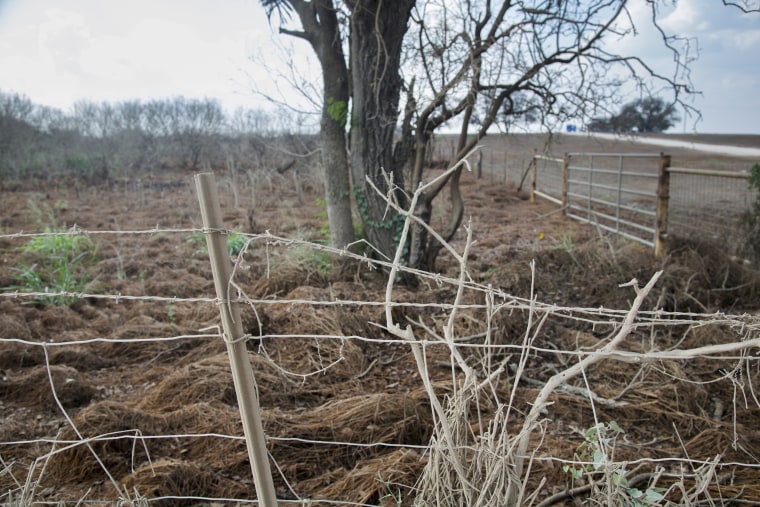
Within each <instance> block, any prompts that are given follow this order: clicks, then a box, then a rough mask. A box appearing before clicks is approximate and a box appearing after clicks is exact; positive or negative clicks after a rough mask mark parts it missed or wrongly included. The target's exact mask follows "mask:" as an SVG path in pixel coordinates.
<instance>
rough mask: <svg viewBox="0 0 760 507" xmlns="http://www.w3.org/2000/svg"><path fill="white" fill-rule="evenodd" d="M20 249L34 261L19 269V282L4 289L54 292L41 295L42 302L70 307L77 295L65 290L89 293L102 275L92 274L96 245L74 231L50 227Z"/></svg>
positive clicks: (17, 277) (40, 302) (17, 270)
mask: <svg viewBox="0 0 760 507" xmlns="http://www.w3.org/2000/svg"><path fill="white" fill-rule="evenodd" d="M19 250H20V251H22V252H24V253H25V254H28V255H29V256H30V257H32V258H33V262H32V263H30V264H21V265H20V266H18V267H17V268H15V269H14V271H15V272H16V273H17V275H16V277H15V280H16V284H15V285H12V286H10V287H5V288H4V289H5V290H15V291H20V292H37V293H49V294H50V295H49V296H37V297H36V298H35V301H36V302H37V303H38V304H41V305H66V306H70V305H72V304H73V303H74V302H75V301H76V300H77V297H75V296H69V295H66V294H61V293H82V292H87V291H88V290H89V289H90V288H91V287H92V286H93V284H94V283H95V282H96V280H97V278H98V276H97V275H92V274H91V273H90V267H91V266H93V265H95V264H97V262H98V255H97V247H96V245H95V244H94V243H93V242H92V240H91V239H90V238H88V237H87V236H82V235H77V234H73V231H72V230H69V231H66V230H65V229H64V228H60V229H55V228H50V227H46V228H45V232H44V235H42V236H36V237H33V238H31V239H30V240H29V241H27V242H26V244H24V245H22V246H21V247H19Z"/></svg>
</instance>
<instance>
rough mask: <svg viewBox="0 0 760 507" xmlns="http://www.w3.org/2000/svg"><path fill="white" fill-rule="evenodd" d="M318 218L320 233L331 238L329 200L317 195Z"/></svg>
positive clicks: (326, 237)
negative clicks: (328, 214)
mask: <svg viewBox="0 0 760 507" xmlns="http://www.w3.org/2000/svg"><path fill="white" fill-rule="evenodd" d="M316 204H317V206H319V211H318V212H317V219H318V220H319V235H320V236H321V237H323V238H325V239H329V238H330V221H329V219H328V218H327V201H325V199H324V198H323V197H317V200H316Z"/></svg>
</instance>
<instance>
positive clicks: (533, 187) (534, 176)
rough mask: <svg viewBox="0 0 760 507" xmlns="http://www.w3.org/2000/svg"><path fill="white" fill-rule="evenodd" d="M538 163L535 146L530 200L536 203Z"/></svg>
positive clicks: (532, 160) (531, 165)
mask: <svg viewBox="0 0 760 507" xmlns="http://www.w3.org/2000/svg"><path fill="white" fill-rule="evenodd" d="M537 173H538V164H537V163H536V149H535V148H533V158H531V159H530V202H531V204H536V179H537V178H538V174H537Z"/></svg>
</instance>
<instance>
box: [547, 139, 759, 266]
mask: <svg viewBox="0 0 760 507" xmlns="http://www.w3.org/2000/svg"><path fill="white" fill-rule="evenodd" d="M572 155H573V156H572V157H571V163H570V167H569V170H568V185H567V196H568V197H567V201H568V202H567V206H568V213H570V214H571V215H573V216H576V217H578V215H579V212H580V214H581V215H583V216H582V219H583V220H587V221H591V222H592V223H599V224H600V225H603V226H605V227H606V229H607V230H620V231H621V232H622V234H623V235H626V236H630V237H634V238H641V239H637V240H638V241H641V242H642V243H644V244H647V245H650V246H651V245H652V243H653V241H654V235H655V231H656V209H657V196H658V182H657V160H656V159H655V158H653V157H658V158H659V155H657V156H652V157H649V158H642V156H641V155H631V156H626V155H616V154H606V153H605V154H597V155H596V156H595V155H593V154H572ZM534 163H535V164H536V172H537V189H538V190H539V193H544V194H547V195H548V196H550V197H552V198H554V199H556V200H561V199H562V191H563V187H562V179H563V176H562V172H563V161H562V160H561V159H556V158H550V157H540V156H539V157H536V159H535V162H534ZM668 172H669V175H670V176H669V178H670V182H669V188H668V192H669V197H668V230H667V234H668V236H669V237H673V238H693V237H699V238H701V239H703V240H704V241H707V242H711V243H714V244H716V245H717V244H719V245H721V246H722V247H723V248H726V249H727V250H729V251H730V252H731V253H732V254H733V255H737V256H743V255H746V253H747V251H746V250H747V237H748V234H749V230H750V228H751V226H752V224H751V211H752V208H753V206H754V204H755V202H756V201H757V199H758V190H757V189H756V188H752V187H750V185H749V182H748V180H749V175H748V173H746V172H738V171H707V170H702V169H688V168H676V167H671V168H669V169H668ZM625 215H628V216H632V217H633V218H632V219H631V220H627V221H628V222H631V223H632V224H627V226H626V227H621V226H620V225H619V224H616V223H614V222H615V221H616V220H615V218H616V217H617V218H619V217H621V216H625ZM579 218H581V217H579ZM624 221H626V220H624ZM647 231H649V232H647Z"/></svg>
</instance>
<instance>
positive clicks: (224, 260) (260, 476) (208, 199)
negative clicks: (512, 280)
mask: <svg viewBox="0 0 760 507" xmlns="http://www.w3.org/2000/svg"><path fill="white" fill-rule="evenodd" d="M195 186H196V189H197V190H198V202H199V203H200V208H201V217H202V218H203V227H204V229H205V234H206V245H207V246H208V256H209V259H210V260H211V271H212V272H213V276H214V287H215V288H216V297H217V300H218V302H219V303H218V304H219V313H220V314H221V317H222V324H223V326H224V342H225V343H226V344H227V354H228V355H229V358H230V368H231V369H232V378H233V380H234V383H235V394H236V395H237V401H238V406H239V407H240V417H241V419H242V421H243V433H244V434H245V442H246V446H247V447H248V457H249V459H250V461H251V469H252V471H253V481H254V485H255V486H256V497H257V498H258V501H259V505H263V506H264V507H277V497H276V494H275V490H274V482H273V481H272V472H271V469H270V467H269V456H268V454H267V448H266V439H265V438H264V427H263V425H262V423H261V411H260V408H259V399H258V394H257V389H256V379H254V377H253V370H252V369H251V363H250V362H249V361H248V351H247V349H246V347H245V339H244V333H243V325H242V322H241V320H240V308H239V306H238V303H237V302H236V301H231V299H232V298H231V297H230V291H231V287H230V277H231V275H232V263H231V262H230V258H229V254H228V253H227V238H226V234H225V233H224V232H223V231H224V224H223V222H222V210H221V207H220V206H219V197H218V196H217V192H216V183H215V181H214V174H213V173H202V174H196V175H195Z"/></svg>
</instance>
